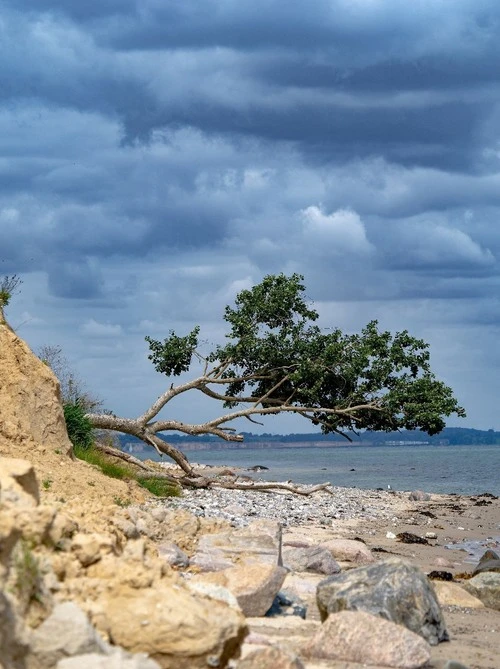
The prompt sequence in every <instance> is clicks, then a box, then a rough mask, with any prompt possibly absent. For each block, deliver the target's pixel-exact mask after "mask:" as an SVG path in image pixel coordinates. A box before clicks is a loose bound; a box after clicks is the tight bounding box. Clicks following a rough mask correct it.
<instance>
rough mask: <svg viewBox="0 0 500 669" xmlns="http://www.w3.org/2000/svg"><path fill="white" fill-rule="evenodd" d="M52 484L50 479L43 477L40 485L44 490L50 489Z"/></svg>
mask: <svg viewBox="0 0 500 669" xmlns="http://www.w3.org/2000/svg"><path fill="white" fill-rule="evenodd" d="M51 485H52V481H51V479H44V480H43V481H42V486H43V489H44V490H50V486H51Z"/></svg>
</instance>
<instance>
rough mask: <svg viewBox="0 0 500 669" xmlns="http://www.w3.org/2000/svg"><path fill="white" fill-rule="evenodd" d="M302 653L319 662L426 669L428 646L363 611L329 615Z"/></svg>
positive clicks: (413, 635) (385, 621)
mask: <svg viewBox="0 0 500 669" xmlns="http://www.w3.org/2000/svg"><path fill="white" fill-rule="evenodd" d="M303 653H304V655H306V656H307V657H313V658H317V659H322V660H343V661H345V662H359V663H360V664H361V663H362V664H363V666H366V665H370V666H372V665H377V666H381V667H398V668H399V669H419V667H424V666H428V662H429V660H430V657H431V653H430V647H429V645H428V644H427V643H426V642H425V641H424V640H423V639H422V638H421V637H420V636H418V635H417V634H415V633H414V632H410V631H409V630H407V629H405V628H404V627H401V626H400V625H396V624H395V623H392V622H390V621H388V620H383V619H381V618H379V617H378V616H373V615H370V614H369V613H364V612H363V611H341V612H340V613H335V614H333V615H331V616H330V617H329V618H328V620H327V621H326V622H325V623H323V625H322V626H321V628H320V629H319V631H318V632H317V633H316V635H315V636H314V638H313V639H311V641H309V642H308V643H307V644H306V645H305V646H304V648H303Z"/></svg>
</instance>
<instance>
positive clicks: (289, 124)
mask: <svg viewBox="0 0 500 669" xmlns="http://www.w3.org/2000/svg"><path fill="white" fill-rule="evenodd" d="M499 35H500V4H499V3H498V1H497V0H414V1H413V2H401V0H309V1H308V2H307V3H306V2H284V1H283V0H281V1H278V0H251V1H249V0H86V2H81V0H59V1H58V0H0V37H1V38H0V54H1V55H0V58H1V67H0V276H2V275H5V274H8V275H12V274H17V275H19V276H20V277H21V278H22V280H23V284H22V286H21V290H20V292H19V293H18V294H17V295H15V297H14V299H13V300H12V303H11V305H10V306H9V307H8V308H7V309H6V315H7V317H8V319H9V321H10V323H11V325H12V326H13V327H14V328H15V329H16V330H17V332H18V333H19V335H20V336H21V337H23V338H24V339H25V340H26V341H27V342H28V343H29V345H30V346H31V347H32V348H33V349H34V350H35V351H36V350H38V349H39V348H40V347H41V346H47V345H49V346H60V347H61V348H62V350H63V352H64V355H65V356H66V357H67V359H68V361H69V363H70V365H71V367H72V369H74V371H75V373H76V374H77V376H79V378H80V379H81V380H82V381H83V382H84V383H85V385H86V387H87V389H88V390H89V391H90V392H91V393H93V394H94V395H96V396H98V397H100V398H102V399H103V401H104V405H105V406H106V407H107V408H108V409H110V410H112V411H114V412H115V413H116V414H118V415H124V416H130V417H133V416H136V415H139V414H140V413H142V412H143V411H144V410H145V409H146V408H147V407H148V406H149V405H150V404H151V403H152V402H153V401H154V400H155V399H156V397H157V396H158V395H159V394H160V393H161V392H162V391H163V390H164V389H166V388H167V387H168V386H169V385H170V382H171V380H169V379H166V378H165V377H161V376H160V375H158V374H157V373H156V372H155V371H154V369H153V367H152V365H151V363H150V362H149V361H148V359H147V354H148V348H147V344H146V342H145V340H144V337H145V336H146V335H150V336H152V337H154V338H156V339H163V338H164V337H166V336H167V335H168V332H169V331H170V330H171V329H174V330H175V331H176V332H178V333H179V334H185V333H187V332H188V331H189V330H191V328H192V327H193V325H195V324H200V325H201V328H202V332H201V338H202V339H203V341H204V342H206V343H205V346H206V347H207V351H208V350H209V347H210V345H211V344H213V343H216V342H221V341H223V338H224V331H225V330H224V327H223V326H224V323H223V321H222V315H223V312H224V306H225V305H226V304H230V303H232V301H233V299H234V297H235V295H236V294H237V292H238V291H240V290H241V289H243V288H249V287H251V286H252V285H254V284H256V283H258V282H259V281H260V280H261V279H262V277H263V276H265V275H266V274H275V273H278V272H285V273H291V272H299V273H301V274H303V275H304V277H305V284H306V286H307V296H308V298H309V299H311V300H312V301H314V304H315V307H316V309H317V310H318V311H319V313H320V321H319V324H320V325H321V327H324V328H329V327H337V326H338V327H340V328H342V329H344V330H345V331H346V332H355V331H358V330H359V329H361V328H362V327H363V326H364V325H365V324H366V323H367V322H368V321H370V320H372V319H378V321H379V323H380V326H381V327H382V328H384V329H389V330H391V331H401V330H404V329H408V330H409V331H410V333H411V334H413V335H415V336H418V337H421V338H423V339H425V340H426V341H427V342H429V344H430V350H431V361H432V366H433V369H434V371H435V372H436V374H437V375H438V377H439V378H441V379H442V380H444V381H445V382H446V383H448V384H449V385H451V386H452V387H453V389H454V391H455V394H456V396H457V398H458V400H459V401H460V403H461V404H462V405H463V406H464V407H465V408H466V410H467V414H468V416H467V418H466V419H458V418H456V417H452V418H451V419H450V420H449V423H448V424H449V425H455V426H462V427H476V428H481V429H490V428H494V429H497V430H498V429H500V411H499V410H498V399H499V394H500V382H499V374H498V369H499V367H500V347H499V344H498V342H499V341H500V337H499V323H500V310H499V309H500V299H499V285H500V263H499V258H500V228H499V225H498V218H499V213H500V39H499ZM198 371H199V370H197V369H193V374H194V373H197V372H198ZM219 414H220V407H219V406H217V404H216V403H215V404H213V403H211V402H207V401H202V399H200V397H198V395H197V394H193V393H190V394H189V396H185V397H183V398H180V399H179V400H177V401H176V404H175V405H174V404H172V405H171V406H170V405H169V407H168V410H167V411H166V412H165V413H164V414H163V416H164V417H165V418H167V417H170V418H178V419H180V420H185V421H188V422H198V421H201V420H206V419H208V418H210V417H215V416H217V415H219ZM239 429H246V430H247V431H253V432H259V431H262V430H265V431H267V432H292V431H293V432H308V431H312V430H311V426H310V424H309V423H308V422H306V421H304V420H303V419H300V418H295V419H293V418H290V417H287V418H285V417H274V418H272V419H270V420H268V421H266V422H265V423H264V425H263V426H262V427H261V428H259V426H256V425H253V424H250V423H248V422H246V423H243V424H242V425H241V427H240V428H239Z"/></svg>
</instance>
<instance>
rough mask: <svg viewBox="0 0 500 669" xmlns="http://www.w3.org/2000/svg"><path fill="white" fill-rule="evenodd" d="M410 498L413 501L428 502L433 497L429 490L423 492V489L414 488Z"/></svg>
mask: <svg viewBox="0 0 500 669" xmlns="http://www.w3.org/2000/svg"><path fill="white" fill-rule="evenodd" d="M408 499H409V500H410V501H412V502H428V501H430V499H431V496H430V495H429V493H428V492H423V491H422V490H413V491H412V492H411V493H410V494H409V496H408Z"/></svg>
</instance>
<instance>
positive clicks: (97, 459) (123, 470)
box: [74, 446, 136, 479]
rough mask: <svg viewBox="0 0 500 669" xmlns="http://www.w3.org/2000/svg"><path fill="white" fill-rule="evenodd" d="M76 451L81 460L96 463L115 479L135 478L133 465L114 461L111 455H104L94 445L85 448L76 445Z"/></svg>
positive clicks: (103, 471) (104, 472)
mask: <svg viewBox="0 0 500 669" xmlns="http://www.w3.org/2000/svg"><path fill="white" fill-rule="evenodd" d="M74 453H75V455H76V457H77V458H78V459H80V460H85V462H88V463H89V464H91V465H96V466H97V467H99V469H100V470H101V471H102V473H103V474H105V475H106V476H109V477H110V478H113V479H135V478H136V476H135V473H134V471H133V470H132V468H131V467H128V466H127V465H124V464H121V463H118V462H114V461H113V460H112V459H111V458H110V457H108V456H107V455H104V453H102V452H101V451H99V450H98V449H97V448H95V447H94V446H90V447H88V448H84V447H82V446H75V448H74Z"/></svg>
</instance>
